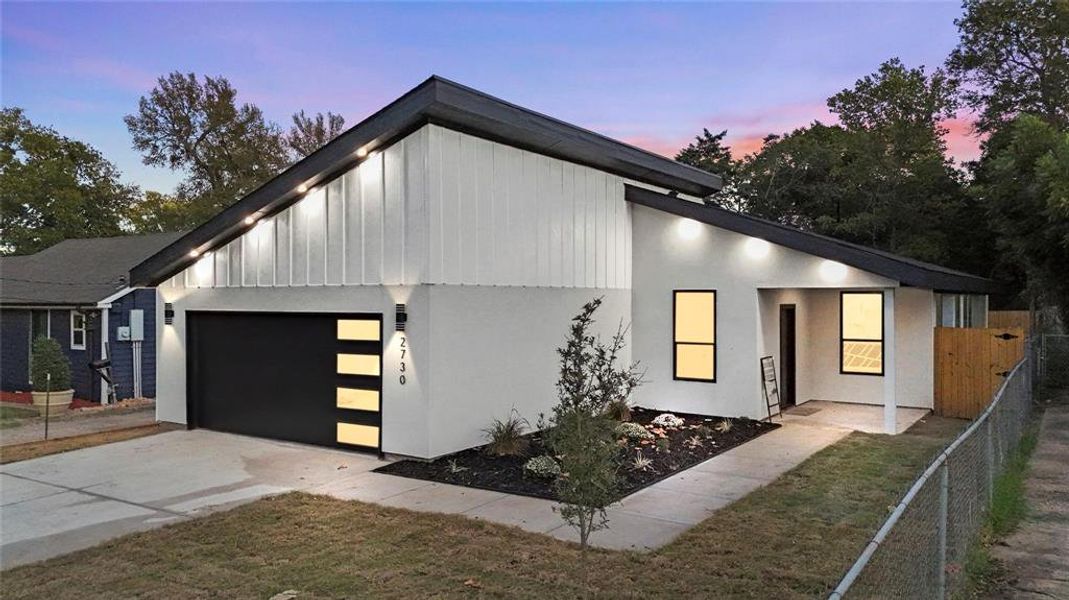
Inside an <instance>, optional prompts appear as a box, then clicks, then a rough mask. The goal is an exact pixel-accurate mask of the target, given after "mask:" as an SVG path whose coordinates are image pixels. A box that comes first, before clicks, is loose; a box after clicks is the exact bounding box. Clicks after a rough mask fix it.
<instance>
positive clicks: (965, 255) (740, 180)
mask: <svg viewBox="0 0 1069 600" xmlns="http://www.w3.org/2000/svg"><path fill="white" fill-rule="evenodd" d="M954 90H955V88H954V84H953V82H951V81H950V80H949V78H948V77H947V76H946V75H945V74H944V73H942V72H941V71H939V70H936V71H935V72H933V73H931V74H927V73H926V72H925V70H924V68H923V67H920V68H913V69H910V68H907V67H906V66H905V65H903V64H902V62H901V61H899V60H898V59H891V60H888V61H886V62H884V63H883V64H882V65H880V67H879V68H878V69H877V71H876V72H875V73H873V74H871V75H868V76H865V77H862V78H861V79H859V80H857V82H856V83H855V84H854V86H853V87H851V88H848V89H845V90H842V91H841V92H839V93H837V94H835V95H834V96H832V97H831V98H829V99H828V106H829V107H830V108H831V110H832V111H833V112H834V113H836V114H837V115H838V117H839V120H840V124H839V125H825V124H822V123H820V122H814V123H813V124H811V125H810V126H809V127H804V128H800V129H797V130H795V131H793V132H790V133H788V134H785V135H782V136H775V135H773V136H769V137H768V138H766V139H765V143H764V145H763V146H762V148H761V150H760V151H759V152H757V153H755V154H752V155H750V156H748V157H746V159H745V160H744V161H743V162H742V164H741V165H740V167H739V170H738V176H737V184H736V185H737V190H738V194H739V195H740V196H741V197H743V198H744V202H745V205H746V208H747V212H749V213H750V214H754V215H756V216H760V217H764V218H768V219H772V220H776V221H779V222H781V223H785V224H789V225H793V226H795V227H800V228H802V229H808V230H812V231H816V232H818V233H822V234H826V235H831V236H834V237H837V238H840V239H844V240H847V241H852V242H857V243H861V244H865V245H868V246H872V247H875V248H879V249H883V250H888V251H891V252H896V253H900V254H904V255H906V256H911V257H914V258H918V259H921V260H927V261H933V262H940V263H943V264H951V265H953V266H959V267H965V266H969V267H974V266H979V267H982V268H984V269H985V270H987V269H989V265H990V261H989V259H990V252H991V244H988V245H987V246H983V245H982V243H983V240H984V239H986V238H983V237H981V236H983V235H984V234H985V233H986V232H987V231H988V229H987V228H986V227H985V223H984V220H983V218H982V211H977V210H975V206H972V204H974V203H972V204H971V203H970V202H969V199H968V196H967V195H966V194H965V191H964V179H963V176H962V174H961V173H960V172H959V171H958V170H957V169H955V168H954V166H953V164H952V163H951V162H950V161H949V160H948V159H947V157H946V155H945V143H944V141H943V139H942V136H943V135H944V134H945V130H944V129H943V128H942V126H941V125H940V122H941V121H942V120H943V119H945V118H947V117H949V116H951V115H953V114H954V110H955V108H956V104H955V96H954ZM970 206H972V208H973V210H971V211H970ZM963 224H967V225H968V226H969V227H970V228H973V229H974V230H975V231H974V232H973V233H972V235H966V236H960V235H957V236H956V235H954V234H955V233H956V232H960V228H961V226H962V225H963ZM963 240H981V241H979V242H978V243H976V244H969V243H967V242H966V241H963Z"/></svg>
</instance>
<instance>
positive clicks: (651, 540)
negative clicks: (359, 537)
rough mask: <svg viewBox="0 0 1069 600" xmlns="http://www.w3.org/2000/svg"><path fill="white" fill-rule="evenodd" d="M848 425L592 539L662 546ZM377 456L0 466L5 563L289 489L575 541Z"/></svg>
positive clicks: (535, 508)
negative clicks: (391, 467)
mask: <svg viewBox="0 0 1069 600" xmlns="http://www.w3.org/2000/svg"><path fill="white" fill-rule="evenodd" d="M847 433H848V430H845V429H833V428H823V427H814V426H806V425H799V424H792V423H788V424H787V425H785V426H784V427H782V428H780V429H777V430H776V431H773V432H771V433H768V434H765V435H763V436H761V437H759V438H757V439H755V440H752V441H750V442H747V443H746V444H744V445H742V446H740V447H738V448H735V449H733V450H730V451H728V452H725V453H724V454H721V455H720V456H717V457H714V458H712V459H710V460H708V461H706V462H704V463H701V464H699V465H697V466H695V467H693V468H691V469H688V470H687V471H684V472H682V473H678V474H676V475H674V476H672V477H670V478H668V479H666V480H664V481H662V482H660V483H657V484H655V485H653V486H650V487H648V488H646V489H644V490H641V491H639V492H636V493H635V494H632V495H631V496H628V497H627V498H625V499H624V500H623V501H622V502H620V503H619V504H617V505H615V506H613V507H612V508H611V509H610V510H609V518H610V529H608V530H606V531H599V532H597V533H595V534H594V535H593V536H592V538H591V543H592V544H594V545H597V546H602V547H606V548H627V549H636V550H649V549H653V548H657V547H660V546H662V545H664V544H666V543H668V542H669V541H671V540H672V539H674V538H675V537H676V536H678V535H679V534H681V533H683V532H684V531H686V530H687V529H688V528H690V527H691V526H693V525H695V524H696V523H698V522H700V521H701V520H703V519H704V518H706V517H708V516H709V515H711V514H712V513H713V512H714V511H716V510H717V509H719V508H722V507H724V506H726V505H727V504H729V503H731V502H732V501H734V500H736V499H738V498H741V497H742V496H744V495H746V494H748V493H749V492H751V491H753V490H755V489H757V488H759V487H761V486H763V485H765V484H767V483H768V482H770V481H772V480H773V479H775V478H776V477H778V476H779V475H780V474H782V473H783V472H785V471H787V470H789V469H791V468H793V467H794V466H795V465H797V464H798V463H800V462H802V461H803V460H805V459H806V458H807V457H809V456H810V455H812V454H813V453H815V452H817V451H818V450H820V449H822V448H824V447H825V446H828V445H829V444H832V443H834V442H835V441H837V440H839V439H840V438H841V437H843V436H845V435H846V434H847ZM380 465H382V462H381V461H379V460H377V459H376V458H374V457H372V456H368V455H363V454H356V453H352V452H345V451H340V450H331V449H326V448H317V447H312V446H303V445H299V444H289V443H285V442H277V441H272V440H264V439H257V438H250V437H244V436H238V435H229V434H224V433H217V432H212V431H206V430H194V431H172V432H168V433H162V434H159V435H154V436H150V437H146V438H139V439H135V440H128V441H124V442H118V443H114V444H108V445H105V446H97V447H94V448H86V449H83V450H77V451H73V452H68V453H64V454H57V455H53V456H46V457H42V458H38V459H33V460H28V461H24V462H18V463H12V464H9V465H3V466H0V568H9V567H12V566H15V565H19V564H25V563H29V562H34V561H38V560H42V559H45V558H50V557H53V556H58V555H60V554H65V553H68V552H72V551H75V550H79V549H82V548H86V547H89V546H94V545H96V544H99V543H101V542H103V541H105V540H108V539H110V538H113V537H117V536H120V535H124V534H127V533H132V532H135V531H141V530H145V529H150V528H153V527H159V526H162V525H165V524H168V523H174V522H179V521H183V520H187V519H190V518H194V517H197V516H200V515H203V514H205V513H207V512H210V511H216V510H223V509H227V508H230V507H233V506H236V505H238V504H241V503H244V502H249V501H252V500H255V499H258V498H262V497H265V496H269V495H273V494H279V493H284V492H288V491H294V490H301V491H307V492H311V493H318V494H329V495H331V496H334V497H337V498H341V499H355V500H362V501H365V502H375V503H379V504H382V505H386V506H394V507H399V508H407V509H412V510H418V511H433V512H441V513H452V514H463V515H466V516H469V517H472V518H475V519H485V520H488V521H493V522H496V523H502V524H506V525H514V526H517V527H520V528H522V529H526V530H528V531H534V532H539V533H547V534H549V535H551V536H554V537H557V538H560V539H565V540H574V539H576V534H575V533H574V531H573V530H572V529H571V528H570V527H567V526H566V525H564V524H563V522H562V521H561V519H560V517H559V516H557V514H556V513H554V512H553V506H554V503H553V502H550V501H547V500H540V499H535V498H526V497H521V496H512V495H508V494H503V493H499V492H489V491H484V490H476V489H471V488H464V487H457V486H452V485H444V484H439V483H431V482H427V481H420V480H416V479H406V478H402V477H396V476H393V475H384V474H379V473H373V472H371V470H372V469H374V468H376V467H378V466H380Z"/></svg>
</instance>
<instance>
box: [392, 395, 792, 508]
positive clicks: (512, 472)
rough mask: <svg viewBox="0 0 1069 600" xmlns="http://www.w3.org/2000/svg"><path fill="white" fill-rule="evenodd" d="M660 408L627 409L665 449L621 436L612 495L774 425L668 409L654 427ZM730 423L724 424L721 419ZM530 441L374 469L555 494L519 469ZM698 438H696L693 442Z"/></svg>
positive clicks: (535, 438) (541, 449) (542, 450)
mask: <svg viewBox="0 0 1069 600" xmlns="http://www.w3.org/2000/svg"><path fill="white" fill-rule="evenodd" d="M663 412H664V411H659V410H650V409H645V408H635V409H632V415H631V420H632V422H635V423H638V424H640V425H643V426H645V427H646V429H647V430H648V431H651V433H653V434H654V436H655V439H656V438H663V439H667V440H668V442H667V444H668V448H667V451H665V449H664V448H663V445H664V442H661V445H662V448H661V449H658V448H657V443H656V441H645V442H638V441H634V440H626V441H623V442H621V453H622V460H621V466H620V470H619V475H620V479H619V481H620V486H619V490H618V495H617V498H616V499H617V500H619V499H621V498H623V497H625V496H628V495H630V494H632V493H634V492H637V491H638V490H640V489H642V488H644V487H647V486H649V485H652V484H654V483H657V482H658V481H660V480H662V479H664V478H666V477H668V476H670V475H674V474H675V473H678V472H680V471H682V470H684V469H688V468H690V467H692V466H694V465H696V464H698V463H700V462H704V461H706V460H708V459H710V458H712V457H714V456H716V455H717V454H720V453H721V452H724V451H726V450H730V449H731V448H734V447H736V446H738V445H740V444H743V443H745V442H748V441H750V440H752V439H754V438H755V437H757V436H759V435H762V434H765V433H768V432H769V431H772V430H773V429H776V428H778V427H779V425H778V424H775V423H766V422H764V421H754V420H751V419H728V418H724V417H712V416H708V415H694V414H686V413H672V414H674V415H675V416H677V417H679V418H681V419H683V420H684V424H683V425H682V426H681V427H678V428H667V429H666V428H660V427H655V426H653V425H652V424H651V421H653V420H654V419H655V418H656V417H657V416H658V415H660V414H663ZM725 422H729V423H731V426H730V427H726V426H724V425H722V423H725ZM526 437H527V438H528V441H529V443H530V446H529V449H528V451H527V453H526V455H525V456H522V457H521V456H492V455H490V454H488V453H487V452H485V450H484V449H483V447H482V446H480V447H477V448H471V449H469V450H462V451H460V452H456V453H453V454H448V455H446V456H443V457H440V458H437V459H435V460H433V461H421V460H401V461H397V462H394V463H391V464H389V465H385V466H382V467H379V468H378V469H375V471H376V472H378V473H388V474H390V475H399V476H401V477H410V478H412V479H423V480H427V481H436V482H439V483H449V484H453V485H461V486H465V487H473V488H479V489H485V490H492V491H495V492H506V493H509V494H519V495H522V496H533V497H536V498H545V499H548V500H557V499H558V498H557V494H556V490H555V489H554V484H553V481H552V480H546V479H540V478H536V477H532V476H530V475H528V474H526V473H524V470H523V465H524V463H526V462H527V460H528V459H529V458H531V457H534V456H541V455H543V454H547V453H548V451H547V450H546V446H545V443H544V441H543V439H542V435H541V433H531V434H528V435H527V436H526ZM696 442H700V443H696ZM637 455H642V456H643V457H645V458H647V459H650V461H651V462H650V464H649V465H648V466H647V467H646V468H645V469H642V470H639V469H636V468H635V467H634V464H633V461H634V459H635V457H636V456H637Z"/></svg>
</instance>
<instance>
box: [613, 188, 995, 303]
mask: <svg viewBox="0 0 1069 600" xmlns="http://www.w3.org/2000/svg"><path fill="white" fill-rule="evenodd" d="M624 195H625V197H626V199H627V201H628V202H633V203H635V204H641V205H642V206H648V207H650V208H655V209H657V210H661V211H664V212H668V213H671V214H674V215H677V216H680V217H686V218H688V219H694V220H695V221H698V222H701V223H706V224H708V225H714V226H716V227H721V228H723V229H727V230H729V231H734V232H736V233H741V234H744V235H748V236H751V237H756V238H761V239H763V240H766V241H769V242H772V243H773V244H779V245H780V246H786V247H788V248H792V249H794V250H798V251H800V252H805V253H807V254H812V255H814V256H819V257H821V258H826V259H829V260H834V261H838V262H841V263H843V264H845V265H849V266H851V267H855V268H858V269H861V270H862V271H868V272H869V273H875V274H876V275H882V276H884V277H887V278H888V279H893V280H895V281H898V282H899V283H901V284H903V285H908V286H913V287H921V288H928V289H933V290H937V291H941V292H956V293H970V294H993V293H997V292H1000V291H1001V290H1002V288H1001V285H1000V284H999V283H998V282H996V281H993V280H991V279H987V278H984V277H979V276H977V275H971V274H969V273H964V272H962V271H955V270H954V269H948V268H946V267H941V266H939V265H934V264H931V263H926V262H923V261H919V260H914V259H912V258H906V257H904V256H899V255H897V254H892V253H890V252H884V251H882V250H876V249H874V248H869V247H867V246H862V245H860V244H853V243H850V242H844V241H843V240H839V239H836V238H833V237H828V236H826V235H820V234H817V233H811V232H808V231H802V230H800V229H795V228H794V227H788V226H786V225H782V224H780V223H776V222H773V221H768V220H765V219H759V218H757V217H751V216H749V215H744V214H740V213H736V212H731V211H729V210H725V209H723V208H720V207H718V206H709V205H705V204H699V203H697V202H692V201H689V200H684V199H681V198H675V197H673V196H669V195H667V194H661V193H658V192H654V191H651V190H647V189H643V188H640V187H636V186H632V185H627V186H625V188H624Z"/></svg>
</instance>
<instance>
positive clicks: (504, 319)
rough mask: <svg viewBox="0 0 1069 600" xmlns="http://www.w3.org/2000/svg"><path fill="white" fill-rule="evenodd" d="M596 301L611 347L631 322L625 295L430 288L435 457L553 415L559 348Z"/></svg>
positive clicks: (427, 381)
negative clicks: (500, 426) (508, 420)
mask: <svg viewBox="0 0 1069 600" xmlns="http://www.w3.org/2000/svg"><path fill="white" fill-rule="evenodd" d="M596 297H602V298H603V300H602V306H601V308H600V309H599V310H598V312H597V313H596V314H595V318H596V324H595V328H594V331H595V332H596V333H597V334H598V335H600V336H602V337H603V338H604V339H605V340H606V341H608V339H609V338H610V337H611V336H612V335H613V334H615V333H616V330H617V326H619V325H620V324H621V323H623V324H624V325H625V326H626V325H627V323H628V321H629V320H630V313H631V295H630V293H629V292H628V291H627V290H591V289H572V288H566V289H551V288H515V287H474V286H429V304H430V316H429V318H430V346H429V358H430V369H429V376H428V377H425V378H424V380H423V384H424V385H425V386H426V388H427V389H428V390H429V391H428V396H429V409H430V412H429V414H428V415H427V420H428V422H429V423H430V450H431V451H430V455H431V456H438V455H441V454H446V453H449V452H453V451H456V450H460V449H463V448H470V447H472V446H475V445H477V444H481V443H484V442H485V434H484V432H483V429H485V428H486V427H488V426H489V425H490V421H491V419H494V418H497V419H504V418H505V417H507V416H508V415H509V413H510V412H511V410H512V409H513V408H515V409H516V411H517V412H518V413H519V414H520V416H522V417H524V418H526V419H527V420H528V421H529V422H530V423H531V425H532V427H533V426H534V425H535V423H536V421H537V419H538V415H539V413H548V412H549V411H550V409H551V408H552V407H553V405H554V404H556V389H555V385H556V382H557V377H558V374H559V358H558V356H557V353H556V349H557V348H558V347H560V346H562V345H563V344H564V341H565V338H566V336H567V335H568V330H569V325H570V323H571V319H572V317H574V316H575V315H576V314H578V313H579V310H580V309H581V308H582V306H583V304H585V303H586V302H588V301H590V300H592V299H593V298H596ZM414 318H419V317H414ZM418 350H419V349H418V348H416V349H415V350H414V351H418ZM622 360H623V361H624V363H626V361H627V360H628V354H625V356H624V357H623V358H622ZM622 364H623V363H622ZM425 372H426V371H425ZM387 401H388V400H387Z"/></svg>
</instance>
